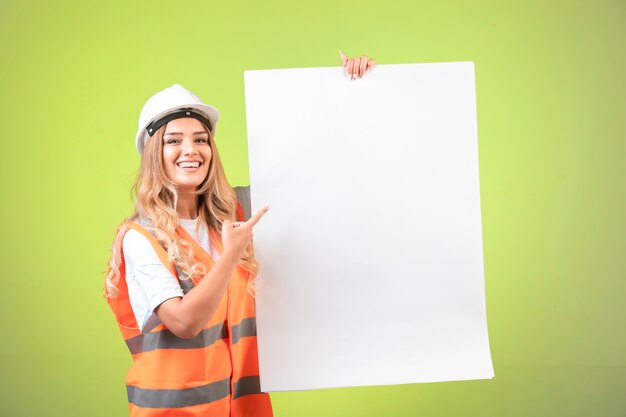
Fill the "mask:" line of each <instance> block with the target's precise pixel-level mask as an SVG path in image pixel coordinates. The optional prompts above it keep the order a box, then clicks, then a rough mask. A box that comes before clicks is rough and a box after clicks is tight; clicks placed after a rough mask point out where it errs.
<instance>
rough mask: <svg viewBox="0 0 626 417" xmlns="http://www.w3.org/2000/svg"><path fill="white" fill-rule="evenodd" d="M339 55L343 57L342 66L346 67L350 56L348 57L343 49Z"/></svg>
mask: <svg viewBox="0 0 626 417" xmlns="http://www.w3.org/2000/svg"><path fill="white" fill-rule="evenodd" d="M339 56H340V57H341V66H342V67H345V66H346V62H347V61H348V57H346V54H344V53H343V52H342V51H341V50H340V51H339Z"/></svg>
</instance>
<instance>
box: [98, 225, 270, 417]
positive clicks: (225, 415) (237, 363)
mask: <svg viewBox="0 0 626 417" xmlns="http://www.w3.org/2000/svg"><path fill="white" fill-rule="evenodd" d="M131 228H132V229H134V230H137V231H138V232H140V233H141V234H142V235H144V236H145V237H146V238H147V239H148V240H149V241H150V243H151V244H152V246H153V247H154V249H155V251H156V252H157V255H159V258H160V259H161V261H162V262H163V264H164V265H165V266H166V267H167V268H168V270H169V271H170V272H171V273H172V275H174V277H177V276H178V275H177V271H176V268H175V267H174V265H173V263H171V262H168V261H167V253H166V252H165V250H164V249H163V248H162V247H161V246H160V245H159V243H158V242H157V241H156V239H155V238H154V237H153V236H152V235H151V234H150V232H148V231H147V230H146V229H145V228H144V227H142V226H140V225H138V224H134V223H131V224H129V225H128V226H126V227H125V228H124V229H121V230H120V231H119V233H126V231H127V230H128V229H131ZM177 233H178V234H179V235H180V237H181V238H183V239H185V240H187V241H188V242H189V243H191V245H192V247H193V248H194V253H195V256H196V259H197V261H199V262H202V263H203V264H204V266H205V267H206V270H207V271H208V270H210V269H211V268H212V267H213V265H214V261H213V259H211V257H210V255H209V254H207V253H206V251H204V249H202V248H201V247H200V246H199V245H198V244H197V243H196V242H195V240H193V239H191V237H190V236H189V234H188V233H187V232H186V231H185V230H184V229H183V228H182V227H179V228H178V229H177ZM210 233H211V236H210V238H211V241H212V242H214V244H215V245H216V248H217V249H218V252H219V253H221V252H222V245H221V240H220V239H219V236H217V233H215V231H214V230H212V229H211V231H210ZM122 237H123V236H122ZM118 242H119V243H120V245H119V246H120V247H119V248H114V250H118V251H119V254H120V255H121V254H122V248H121V242H122V239H121V238H120V239H118ZM120 274H121V278H120V281H119V283H118V285H117V286H118V289H119V294H118V296H117V297H116V298H114V299H108V300H109V304H110V307H111V309H112V310H113V312H114V314H115V317H116V319H117V321H118V325H119V327H120V331H121V332H122V335H123V337H124V339H125V341H126V344H127V346H128V349H129V351H130V353H131V354H132V356H133V364H132V365H131V367H130V369H129V371H128V374H127V376H126V386H127V394H128V400H129V409H130V414H131V417H135V416H137V417H139V416H141V417H157V416H158V417H161V416H170V415H178V413H184V414H185V415H188V416H198V417H200V416H204V415H212V416H219V417H243V416H258V417H271V416H272V407H271V403H270V399H269V395H267V394H265V393H261V392H260V383H259V375H258V360H257V357H258V355H257V345H256V321H255V317H254V299H253V298H252V297H251V296H250V295H249V294H248V293H247V277H248V274H247V272H246V271H245V270H243V269H241V268H240V267H237V268H236V270H235V272H234V273H233V276H232V277H231V278H230V280H229V284H228V288H227V290H226V293H225V294H224V297H223V299H222V300H221V301H220V305H219V306H218V309H217V311H216V312H215V313H214V315H213V317H211V319H210V320H209V321H208V322H207V323H206V324H205V326H204V328H203V329H202V331H201V332H200V333H199V334H198V335H197V336H196V337H194V338H190V339H183V338H179V337H177V336H176V335H174V334H173V333H172V332H171V331H169V330H168V329H167V328H166V327H165V325H163V324H159V325H158V326H156V327H155V328H154V329H152V330H151V331H150V332H149V333H146V334H142V333H141V331H140V330H139V326H138V324H137V322H136V319H135V317H134V313H133V311H132V307H131V305H130V301H129V299H128V288H127V287H126V279H125V275H124V274H125V265H124V262H123V256H122V263H121V265H120ZM188 282H189V283H190V284H191V288H193V285H194V284H197V283H198V281H197V280H196V281H193V282H192V281H191V280H189V281H188Z"/></svg>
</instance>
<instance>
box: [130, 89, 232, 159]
mask: <svg viewBox="0 0 626 417" xmlns="http://www.w3.org/2000/svg"><path fill="white" fill-rule="evenodd" d="M183 109H189V111H190V112H193V113H196V114H199V115H201V116H203V117H205V118H206V119H208V121H209V122H210V123H209V126H208V127H209V130H210V131H211V135H212V136H215V127H216V125H217V119H218V118H219V114H220V113H219V111H218V110H217V109H216V108H215V107H212V106H209V105H208V104H205V103H203V102H202V100H200V98H199V97H198V96H196V95H195V94H194V93H192V92H191V91H189V90H187V89H186V88H185V87H183V86H182V85H180V84H174V85H173V86H171V87H168V88H166V89H165V90H163V91H159V92H158V93H156V94H155V95H153V96H152V97H150V98H149V99H148V101H146V104H144V105H143V108H142V109H141V113H140V115H139V127H138V130H137V136H136V140H135V143H136V145H137V150H138V151H139V154H140V155H141V154H143V150H144V147H145V144H146V141H147V140H148V138H149V137H150V136H151V135H152V134H153V133H154V132H155V131H156V129H158V128H159V127H160V125H158V123H155V122H158V121H159V120H160V119H162V118H164V117H165V116H168V115H170V114H172V113H177V112H179V111H180V110H183ZM179 117H194V115H187V116H185V115H184V114H180V115H179ZM157 125H158V127H155V126H157ZM149 126H150V127H152V129H153V131H152V132H148V130H147V128H148V127H149Z"/></svg>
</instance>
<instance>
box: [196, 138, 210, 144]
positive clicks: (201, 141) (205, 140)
mask: <svg viewBox="0 0 626 417" xmlns="http://www.w3.org/2000/svg"><path fill="white" fill-rule="evenodd" d="M196 143H209V140H208V139H205V138H196Z"/></svg>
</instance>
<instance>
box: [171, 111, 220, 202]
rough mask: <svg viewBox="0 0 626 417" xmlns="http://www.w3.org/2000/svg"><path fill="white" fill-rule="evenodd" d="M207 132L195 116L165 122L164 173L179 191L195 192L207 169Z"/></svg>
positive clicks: (209, 160) (209, 149)
mask: <svg viewBox="0 0 626 417" xmlns="http://www.w3.org/2000/svg"><path fill="white" fill-rule="evenodd" d="M211 156H212V153H211V146H210V145H209V133H208V132H207V131H206V128H205V127H204V125H203V124H202V123H201V122H200V121H199V120H197V119H194V118H191V117H185V118H182V119H174V120H172V121H171V122H169V123H168V124H167V126H166V128H165V133H164V134H163V167H164V168H165V175H167V178H169V179H170V180H171V181H172V182H174V183H175V184H176V185H177V186H178V189H179V190H180V191H195V190H196V188H197V187H198V186H199V185H200V184H201V183H202V181H204V179H205V178H206V177H207V174H208V172H209V165H210V162H211Z"/></svg>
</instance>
